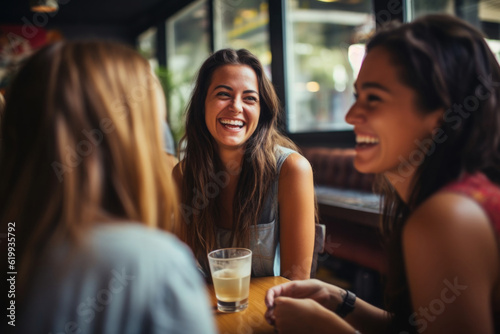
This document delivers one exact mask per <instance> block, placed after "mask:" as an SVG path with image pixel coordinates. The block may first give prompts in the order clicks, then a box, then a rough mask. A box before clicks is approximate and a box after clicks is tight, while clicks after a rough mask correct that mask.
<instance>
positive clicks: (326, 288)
mask: <svg viewBox="0 0 500 334" xmlns="http://www.w3.org/2000/svg"><path fill="white" fill-rule="evenodd" d="M278 297H291V298H298V299H305V298H308V299H312V300H314V301H316V302H317V303H319V304H320V305H321V306H323V307H326V308H327V309H328V310H330V311H334V310H335V309H336V308H337V306H338V304H339V303H340V302H341V300H342V296H341V295H340V288H338V287H336V286H334V285H331V284H328V283H325V282H322V281H319V280H316V279H311V280H305V281H292V282H287V283H284V284H280V285H277V286H275V287H272V288H271V289H269V290H268V291H267V294H266V298H265V303H266V306H267V312H266V314H265V317H266V320H267V322H269V323H270V324H273V323H274V320H273V309H274V306H275V300H276V298H278Z"/></svg>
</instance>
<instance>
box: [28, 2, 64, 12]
mask: <svg viewBox="0 0 500 334" xmlns="http://www.w3.org/2000/svg"><path fill="white" fill-rule="evenodd" d="M30 8H31V10H32V11H34V12H39V13H52V12H55V11H57V10H58V9H59V4H58V3H57V0H30Z"/></svg>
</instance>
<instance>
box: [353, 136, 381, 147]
mask: <svg viewBox="0 0 500 334" xmlns="http://www.w3.org/2000/svg"><path fill="white" fill-rule="evenodd" d="M378 143H379V139H378V138H377V137H374V136H367V135H356V146H357V147H360V148H367V147H372V146H375V145H377V144H378Z"/></svg>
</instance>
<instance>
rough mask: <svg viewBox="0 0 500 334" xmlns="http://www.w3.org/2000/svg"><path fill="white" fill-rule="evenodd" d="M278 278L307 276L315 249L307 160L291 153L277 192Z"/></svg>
mask: <svg viewBox="0 0 500 334" xmlns="http://www.w3.org/2000/svg"><path fill="white" fill-rule="evenodd" d="M278 202H279V215H280V217H279V219H280V247H281V248H280V253H281V275H282V276H284V277H287V278H289V279H292V280H295V279H307V278H309V277H310V273H311V264H312V258H313V248H314V215H315V212H314V183H313V174H312V168H311V165H310V164H309V161H307V159H306V158H304V157H303V156H301V155H300V154H296V153H292V154H291V155H290V156H288V158H287V159H286V160H285V162H284V163H283V166H282V167H281V172H280V178H279V189H278Z"/></svg>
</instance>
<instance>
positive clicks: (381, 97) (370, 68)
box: [346, 47, 442, 176]
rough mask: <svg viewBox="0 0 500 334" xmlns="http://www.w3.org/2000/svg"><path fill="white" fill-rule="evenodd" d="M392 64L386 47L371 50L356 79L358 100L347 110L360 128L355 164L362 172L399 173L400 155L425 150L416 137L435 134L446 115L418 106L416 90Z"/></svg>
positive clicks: (356, 129) (356, 128)
mask: <svg viewBox="0 0 500 334" xmlns="http://www.w3.org/2000/svg"><path fill="white" fill-rule="evenodd" d="M393 64H394V62H393V61H392V57H391V55H390V53H389V52H387V51H386V50H385V49H384V48H382V47H375V48H374V49H372V50H370V52H369V53H368V54H367V56H366V58H365V60H364V62H363V65H362V67H361V70H360V72H359V75H358V79H357V81H356V84H355V90H356V92H357V96H356V102H355V103H354V105H353V106H352V107H351V109H350V110H349V112H348V113H347V115H346V121H347V122H348V123H350V124H352V125H354V132H355V134H356V144H357V145H356V157H355V159H354V166H355V167H356V169H357V170H358V171H360V172H362V173H383V172H396V173H397V172H398V167H399V166H400V164H401V162H402V161H409V159H410V155H411V154H412V152H415V150H422V148H421V147H420V146H419V145H418V143H419V142H422V140H423V139H425V138H430V137H431V134H432V131H433V130H434V128H435V127H437V126H438V124H439V119H440V118H441V115H442V112H441V111H440V110H438V111H436V112H432V113H427V114H424V113H423V112H421V111H419V110H418V108H417V105H416V102H417V98H418V97H417V94H416V92H415V91H414V90H413V89H412V88H410V87H408V86H406V85H404V84H403V83H402V82H401V81H400V78H399V76H398V74H399V73H398V70H399V69H398V68H397V67H395V66H394V65H393ZM422 153H425V152H422ZM420 156H422V155H420ZM415 169H416V168H414V170H415ZM406 176H408V175H406Z"/></svg>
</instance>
